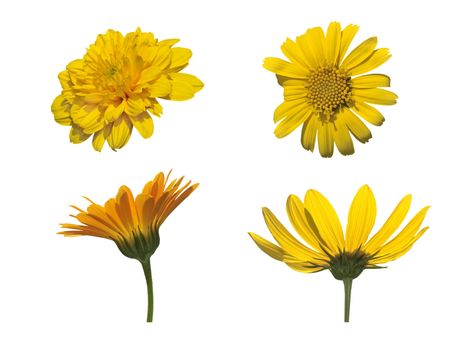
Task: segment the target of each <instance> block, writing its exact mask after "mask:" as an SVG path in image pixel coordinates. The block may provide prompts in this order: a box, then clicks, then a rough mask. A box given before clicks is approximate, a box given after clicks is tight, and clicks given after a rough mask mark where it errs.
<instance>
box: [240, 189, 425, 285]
mask: <svg viewBox="0 0 472 350" xmlns="http://www.w3.org/2000/svg"><path fill="white" fill-rule="evenodd" d="M410 203H411V195H407V196H405V197H404V198H403V199H402V200H401V201H400V202H399V203H398V205H397V207H396V208H395V209H394V210H393V212H392V214H391V215H390V217H389V218H388V219H387V221H386V222H385V223H384V224H383V226H382V227H381V228H380V229H379V230H378V231H377V232H376V233H375V234H373V235H372V236H371V238H370V239H368V238H369V235H370V234H371V231H372V228H373V227H374V223H375V218H376V212H377V209H376V201H375V198H374V195H373V193H372V191H371V189H370V188H369V187H368V186H367V185H364V186H363V187H361V188H360V189H359V191H358V192H357V194H356V196H355V197H354V200H353V201H352V204H351V207H350V210H349V215H348V220H347V227H346V230H345V232H344V231H343V228H342V226H341V223H340V221H339V218H338V215H337V214H336V211H335V210H334V208H333V207H332V205H331V204H330V202H329V201H328V200H327V199H326V198H325V197H324V196H323V195H322V194H321V193H319V192H318V191H315V190H309V191H308V192H307V193H306V195H305V198H304V201H302V200H301V199H300V198H298V197H297V196H295V195H291V196H289V197H288V199H287V215H288V217H289V219H290V222H291V224H292V226H293V228H294V229H295V231H296V232H297V233H298V234H299V236H300V237H301V238H302V239H303V241H304V242H305V243H302V242H301V241H300V240H299V239H297V238H295V237H294V236H293V235H292V234H291V233H290V232H289V230H288V229H287V228H286V227H285V226H284V225H283V224H282V223H281V222H280V221H279V220H278V219H277V218H276V217H275V215H274V214H273V213H272V212H271V211H270V210H269V209H267V208H263V209H262V212H263V215H264V220H265V222H266V225H267V227H268V228H269V231H270V232H271V234H272V236H273V237H274V239H275V240H276V242H277V244H274V243H271V242H270V241H268V240H266V239H264V238H262V237H261V236H259V235H257V234H255V233H252V232H251V233H249V234H250V236H251V237H252V239H253V240H254V241H255V243H256V244H257V245H258V246H259V248H260V249H262V250H263V251H264V252H265V253H266V254H267V255H269V256H271V257H272V258H274V259H276V260H279V261H282V262H284V263H286V264H287V265H288V266H290V267H291V268H292V269H294V270H297V271H300V272H306V273H312V272H317V271H321V270H324V269H329V270H330V271H331V273H333V275H334V277H335V278H337V279H346V278H350V279H353V278H356V277H357V276H358V275H359V274H360V273H361V272H362V271H363V270H364V269H366V268H376V267H378V266H377V264H383V263H386V262H389V261H392V260H395V259H398V258H399V257H401V256H402V255H403V254H405V253H406V252H408V251H409V250H410V248H411V247H412V246H413V244H414V243H415V242H416V241H417V240H418V239H419V238H420V237H421V236H422V235H423V234H424V233H425V232H426V230H427V229H428V227H423V228H422V227H421V225H422V222H423V219H424V218H425V215H426V213H427V211H428V208H429V207H425V208H423V209H422V210H420V211H419V212H418V213H417V214H416V215H415V216H414V217H413V218H412V219H411V220H410V221H409V222H408V223H407V224H406V225H405V226H404V227H403V228H402V230H401V231H400V232H399V233H398V234H396V235H394V233H395V232H396V231H397V230H398V228H399V227H400V225H401V224H402V222H403V221H404V219H405V217H406V215H407V213H408V210H409V208H410ZM392 237H393V238H392Z"/></svg>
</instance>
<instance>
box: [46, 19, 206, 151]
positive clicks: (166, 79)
mask: <svg viewBox="0 0 472 350" xmlns="http://www.w3.org/2000/svg"><path fill="white" fill-rule="evenodd" d="M178 41H179V40H178V39H170V40H162V41H158V40H157V39H155V38H154V35H153V34H152V33H142V32H141V30H140V29H139V28H138V29H137V30H136V31H135V32H132V33H128V34H126V36H123V35H122V34H121V33H120V32H117V31H114V30H109V31H108V32H107V33H106V34H100V35H98V37H97V40H96V42H95V44H92V45H91V46H90V47H89V48H88V50H87V53H86V54H85V56H84V57H83V58H82V59H77V60H74V61H72V62H71V63H69V64H68V65H67V67H66V70H65V71H63V72H61V73H60V74H59V80H60V82H61V85H62V93H61V94H60V95H59V96H57V97H56V99H55V100H54V102H53V104H52V107H51V109H52V112H53V114H54V118H55V120H56V122H58V123H59V124H61V125H67V126H71V130H70V141H71V142H72V143H81V142H83V141H85V140H87V139H88V138H89V137H90V136H91V135H92V134H93V141H92V144H93V148H94V149H95V150H97V151H100V150H101V149H102V147H103V144H104V143H105V140H106V141H107V142H108V145H109V146H110V147H111V148H112V149H113V150H116V149H119V148H122V147H123V146H124V145H126V143H127V142H128V140H129V138H130V136H131V132H132V130H133V127H135V128H136V129H137V130H138V132H139V133H140V134H141V136H142V137H144V138H148V137H151V136H152V134H153V131H154V123H153V120H152V118H151V116H150V115H149V113H148V112H151V113H152V114H154V115H155V116H158V117H159V116H160V115H161V113H162V106H161V105H160V104H159V102H157V100H156V99H157V98H162V99H167V100H176V101H183V100H187V99H190V98H192V97H193V96H194V94H195V93H196V92H197V91H200V90H201V89H202V87H203V83H202V82H201V81H200V80H199V79H198V78H197V77H195V76H193V75H190V74H185V73H179V72H180V71H181V70H182V69H184V68H185V67H186V66H187V65H188V61H189V59H190V57H191V56H192V52H191V51H190V50H189V49H186V48H181V47H172V46H173V45H174V44H175V43H177V42H178Z"/></svg>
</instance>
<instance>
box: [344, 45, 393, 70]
mask: <svg viewBox="0 0 472 350" xmlns="http://www.w3.org/2000/svg"><path fill="white" fill-rule="evenodd" d="M390 57H392V55H390V53H389V50H388V49H385V48H382V49H377V50H375V51H374V52H373V53H372V55H370V56H369V57H368V58H366V59H365V60H364V61H363V62H362V63H360V64H359V65H357V66H356V67H353V68H351V69H350V70H349V72H348V73H349V74H350V75H351V76H352V75H358V74H363V73H366V72H370V71H371V70H373V69H375V68H377V67H379V66H381V65H382V64H384V63H385V62H386V61H388V59H389V58H390Z"/></svg>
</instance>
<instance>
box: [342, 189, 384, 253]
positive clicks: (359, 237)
mask: <svg viewBox="0 0 472 350" xmlns="http://www.w3.org/2000/svg"><path fill="white" fill-rule="evenodd" d="M376 214H377V206H376V204H375V198H374V194H373V193H372V190H371V189H370V188H369V186H367V185H364V186H362V187H361V188H360V189H359V191H358V192H357V194H356V196H355V197H354V200H353V201H352V204H351V208H350V209H349V216H348V220H347V227H346V251H348V252H354V251H356V250H357V249H360V248H361V247H362V245H363V244H364V243H365V241H366V240H367V237H369V234H370V231H372V227H374V223H375V216H376Z"/></svg>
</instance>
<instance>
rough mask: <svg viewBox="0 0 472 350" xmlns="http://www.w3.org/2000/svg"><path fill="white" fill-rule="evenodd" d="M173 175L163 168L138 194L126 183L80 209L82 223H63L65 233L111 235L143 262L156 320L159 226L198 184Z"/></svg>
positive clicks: (125, 253)
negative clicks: (153, 258) (154, 293)
mask: <svg viewBox="0 0 472 350" xmlns="http://www.w3.org/2000/svg"><path fill="white" fill-rule="evenodd" d="M169 175H170V173H169V174H168V175H167V176H164V174H163V173H162V172H161V173H159V174H157V176H156V177H155V178H154V180H153V181H150V182H148V183H147V184H146V185H145V186H144V188H143V191H142V193H140V194H138V195H137V196H136V198H134V197H133V193H132V192H131V190H130V189H129V188H128V187H126V186H122V187H121V188H120V189H119V190H118V194H117V195H116V197H115V198H111V199H109V200H108V201H107V202H106V203H105V205H103V206H102V205H99V204H96V203H94V202H92V201H91V200H89V199H88V198H86V199H87V200H89V201H90V202H91V204H90V205H89V207H88V208H87V210H85V211H84V210H81V209H79V208H77V207H75V206H72V207H73V208H74V209H76V210H78V211H79V213H78V214H77V215H71V216H72V217H74V218H76V219H77V220H78V221H79V222H80V224H61V227H62V228H64V229H66V230H65V231H62V232H59V234H62V235H64V236H77V235H83V236H95V237H101V238H107V239H111V240H112V241H114V242H115V243H116V245H117V246H118V249H119V250H120V251H121V252H122V253H123V254H124V255H125V256H127V257H128V258H132V259H137V260H139V262H141V264H142V266H143V269H144V273H145V276H146V281H147V285H148V298H149V300H148V301H149V303H148V305H149V306H148V322H151V321H152V314H153V299H152V276H151V265H150V258H151V256H152V255H153V254H154V252H155V251H156V249H157V247H158V246H159V242H160V238H159V228H160V226H161V225H162V224H163V223H164V221H165V220H166V218H167V217H168V216H169V215H170V213H172V211H174V209H175V208H177V206H178V205H179V204H180V203H182V201H183V200H184V199H185V198H187V197H188V196H189V195H190V194H191V193H192V192H193V191H194V190H195V189H196V188H197V186H198V184H193V185H190V181H189V182H188V183H186V184H184V185H182V181H183V177H181V178H179V179H176V180H172V181H171V182H170V183H168V182H169Z"/></svg>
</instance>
